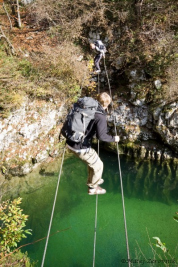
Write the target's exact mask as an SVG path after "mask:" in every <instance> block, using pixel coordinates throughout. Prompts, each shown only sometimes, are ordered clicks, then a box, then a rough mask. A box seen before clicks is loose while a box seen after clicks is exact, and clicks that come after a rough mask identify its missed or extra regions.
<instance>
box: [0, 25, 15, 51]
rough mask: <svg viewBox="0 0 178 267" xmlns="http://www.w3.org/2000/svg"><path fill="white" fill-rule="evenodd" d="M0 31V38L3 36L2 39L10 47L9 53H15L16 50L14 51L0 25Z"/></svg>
mask: <svg viewBox="0 0 178 267" xmlns="http://www.w3.org/2000/svg"><path fill="white" fill-rule="evenodd" d="M0 31H1V35H0V39H1V38H4V39H5V40H6V42H7V44H8V46H9V47H10V49H11V53H12V55H15V53H16V52H15V48H14V47H13V45H12V44H11V42H10V41H9V39H8V38H7V36H6V35H5V33H4V31H3V29H2V27H1V26H0Z"/></svg>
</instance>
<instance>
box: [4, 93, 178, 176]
mask: <svg viewBox="0 0 178 267" xmlns="http://www.w3.org/2000/svg"><path fill="white" fill-rule="evenodd" d="M64 102H65V101H64ZM64 102H63V103H62V102H54V101H53V100H52V99H51V100H50V101H48V102H46V101H44V100H34V101H32V102H30V101H29V100H26V101H25V102H24V104H23V105H22V107H21V108H20V109H19V110H17V111H14V112H13V113H12V114H11V115H10V116H9V117H8V118H6V119H1V120H0V153H1V162H0V168H1V175H3V176H4V177H5V178H7V179H10V178H11V177H12V176H23V175H26V174H27V173H29V172H31V171H32V170H33V169H34V168H36V167H37V166H39V164H41V163H42V162H44V161H45V162H50V161H52V160H53V159H54V158H55V157H57V156H59V155H60V153H61V151H62V150H61V149H60V147H61V145H63V142H59V133H60V128H61V125H62V123H61V122H62V120H63V118H64V117H65V114H66V109H65V108H64ZM114 105H115V108H114V112H112V114H111V115H110V116H108V122H109V128H110V131H111V132H112V133H113V134H115V133H114V128H115V127H113V125H114V122H115V126H116V128H117V133H118V134H119V135H120V137H121V142H120V145H119V147H120V152H121V153H124V154H127V155H129V156H132V157H134V158H142V159H154V160H173V161H174V162H177V154H178V139H177V126H178V122H177V120H178V103H176V102H174V103H171V104H168V105H165V104H164V103H163V104H162V105H160V106H157V107H155V108H153V107H152V108H150V107H149V106H148V105H146V104H142V105H137V106H136V105H133V104H132V103H130V102H129V101H126V100H124V99H122V97H116V96H115V97H114ZM105 147H107V148H110V149H112V150H114V149H115V145H114V144H105Z"/></svg>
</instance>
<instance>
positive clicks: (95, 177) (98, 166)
mask: <svg viewBox="0 0 178 267" xmlns="http://www.w3.org/2000/svg"><path fill="white" fill-rule="evenodd" d="M71 152H73V153H74V154H75V155H76V156H77V157H79V158H80V159H81V160H83V161H84V162H86V163H87V165H88V181H87V185H88V186H89V187H91V188H96V187H97V183H98V182H99V180H100V179H101V178H102V174H103V162H102V161H101V159H100V157H99V156H98V154H97V153H96V151H95V150H94V149H93V148H90V150H89V151H88V152H81V153H77V152H74V151H72V150H71Z"/></svg>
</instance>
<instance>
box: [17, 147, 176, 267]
mask: <svg viewBox="0 0 178 267" xmlns="http://www.w3.org/2000/svg"><path fill="white" fill-rule="evenodd" d="M101 158H102V160H103V161H104V175H103V178H104V179H105V183H104V184H103V188H105V189H106V190H107V194H105V195H101V196H99V197H98V219H97V234H96V258H95V266H96V267H97V266H98V267H100V266H109V267H110V266H113V267H115V266H128V264H127V263H124V260H126V259H127V250H126V240H125V231H124V219H123V209H122V198H121V189H120V180H119V170H118V161H117V155H116V154H108V152H102V153H101ZM121 168H122V176H123V186H124V196H125V209H126V219H127V230H128V239H129V249H130V256H131V259H132V260H134V263H133V264H132V266H164V264H163V262H161V261H159V262H158V261H157V263H156V264H153V263H150V262H149V263H146V259H149V260H153V259H154V255H153V251H152V249H151V246H150V244H151V243H154V244H155V243H156V242H155V240H154V239H153V238H152V237H155V236H157V237H159V238H160V239H161V241H162V242H165V243H166V247H168V248H169V253H170V254H171V255H172V257H173V259H176V260H177V259H178V238H177V237H178V223H177V222H176V221H174V220H173V216H174V215H175V212H176V211H178V194H177V189H178V177H177V178H176V168H173V167H170V166H168V165H167V164H163V165H159V164H153V163H151V162H140V163H137V162H134V161H133V160H130V159H129V158H126V157H121ZM54 171H55V174H54V175H51V174H50V173H46V175H44V173H43V174H42V175H40V174H39V177H36V180H37V181H38V179H41V180H42V181H44V183H42V186H41V187H39V188H38V189H37V190H32V191H31V192H30V193H27V192H26V193H25V194H21V196H22V197H23V208H24V213H25V214H29V221H28V225H27V227H28V228H31V229H32V230H33V236H29V237H28V240H27V239H26V240H25V241H24V244H25V243H29V242H34V241H36V240H38V239H41V238H43V237H45V236H46V235H47V231H48V226H49V221H50V216H51V211H52V205H53V201H54V194H55V190H56V184H57V179H58V173H57V170H54ZM86 177H87V168H86V166H85V164H83V162H81V161H80V160H79V159H77V158H75V157H73V156H71V157H68V158H67V159H66V160H65V162H64V166H63V171H62V176H61V181H60V185H59V191H58V197H57V202H56V208H55V212H54V218H53V223H52V227H51V236H50V238H49V243H48V247H47V253H46V258H45V264H44V266H50V267H53V266H54V267H56V266H62V267H65V266H66V267H70V266H73V267H89V266H92V264H93V245H94V225H95V206H96V197H95V196H89V195H88V194H87V187H86ZM61 230H63V231H61ZM57 231H61V232H57ZM45 241H46V240H45V239H43V240H42V241H40V242H36V243H34V244H31V245H28V246H26V247H25V248H24V251H26V250H27V251H28V254H29V256H30V258H31V259H33V260H34V261H36V262H37V265H36V266H40V265H41V261H42V257H43V252H44V247H45ZM149 243H150V244H149ZM152 246H153V248H154V249H155V250H156V252H157V253H158V254H159V255H160V257H161V258H162V259H166V257H167V260H168V259H170V256H168V254H167V253H166V254H164V252H163V251H162V250H161V249H160V248H156V247H155V246H154V245H152ZM156 258H157V260H158V256H156ZM137 260H138V262H139V263H136V261H137ZM143 260H144V261H145V262H142V261H143ZM166 266H178V265H177V264H170V265H166Z"/></svg>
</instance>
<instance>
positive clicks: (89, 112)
mask: <svg viewBox="0 0 178 267" xmlns="http://www.w3.org/2000/svg"><path fill="white" fill-rule="evenodd" d="M97 108H98V101H96V100H94V99H93V98H92V97H83V98H79V99H78V101H77V103H75V104H74V105H73V108H72V109H71V111H70V112H69V113H68V115H67V118H66V120H65V122H64V124H63V127H62V129H61V134H62V135H63V136H64V137H65V138H66V139H67V140H70V141H73V142H76V143H82V142H83V141H84V138H85V137H86V134H87V127H88V125H89V123H90V121H91V120H93V119H94V117H95V113H96V111H97Z"/></svg>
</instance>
